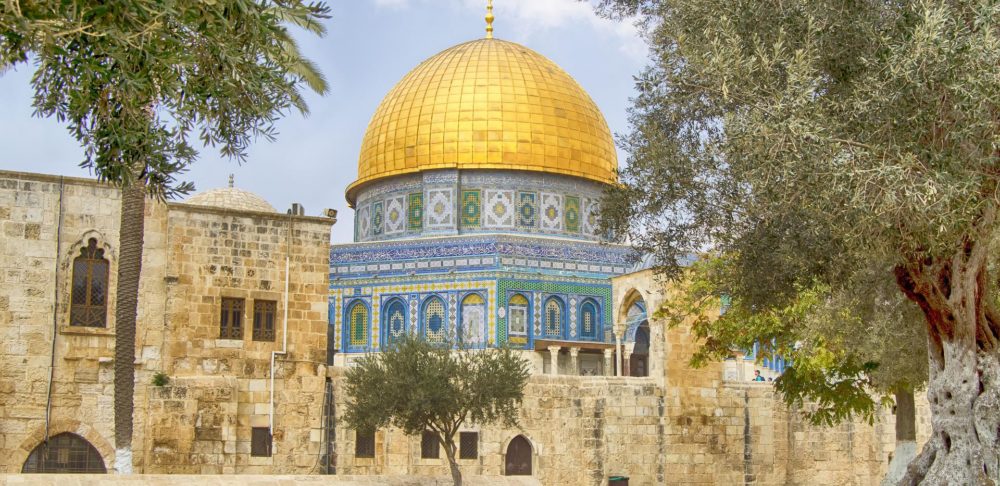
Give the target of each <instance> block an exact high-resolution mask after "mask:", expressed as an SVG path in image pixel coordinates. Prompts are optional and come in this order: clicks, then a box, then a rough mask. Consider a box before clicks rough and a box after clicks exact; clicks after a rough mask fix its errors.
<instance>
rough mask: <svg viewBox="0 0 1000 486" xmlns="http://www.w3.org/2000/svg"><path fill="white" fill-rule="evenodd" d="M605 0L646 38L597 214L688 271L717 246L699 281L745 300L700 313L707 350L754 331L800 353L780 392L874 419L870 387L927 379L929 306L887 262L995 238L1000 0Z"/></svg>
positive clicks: (778, 348)
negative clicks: (612, 173) (615, 182)
mask: <svg viewBox="0 0 1000 486" xmlns="http://www.w3.org/2000/svg"><path fill="white" fill-rule="evenodd" d="M601 8H602V9H603V10H604V12H605V13H607V14H608V15H611V16H619V17H624V16H628V15H635V16H637V18H638V21H639V23H640V25H642V26H644V27H645V30H644V35H645V37H646V40H647V41H648V42H649V44H650V47H651V54H650V55H651V58H650V65H649V66H648V67H647V68H646V69H645V70H644V72H643V73H641V74H640V75H639V76H638V77H637V80H636V87H637V89H638V96H637V97H636V98H635V99H634V101H633V106H632V108H631V111H630V121H631V125H632V128H631V132H630V133H628V134H626V135H625V136H623V137H622V138H621V142H622V146H623V148H624V149H625V150H626V151H627V152H628V156H629V159H628V162H629V163H628V166H627V167H626V168H625V169H624V170H623V171H622V173H621V182H622V184H621V185H620V186H618V187H616V188H614V189H612V190H611V191H610V193H609V195H608V198H607V203H606V204H605V206H604V209H603V214H602V224H603V225H604V226H605V229H606V230H609V231H610V232H611V234H616V235H620V236H621V237H622V238H628V239H629V240H630V241H631V242H633V243H634V244H636V245H637V246H639V247H640V248H642V249H644V250H647V251H652V252H655V253H656V254H657V256H658V260H659V261H660V262H661V263H662V264H663V268H662V269H661V270H662V271H663V272H664V273H665V274H666V275H667V276H669V277H671V278H675V279H681V278H682V277H684V268H683V266H682V265H681V263H682V262H683V261H684V259H685V258H686V257H687V256H688V255H691V254H693V253H696V254H701V253H703V252H705V251H706V250H710V251H711V252H713V253H712V254H713V255H716V256H720V258H719V260H718V261H715V262H713V263H712V264H711V265H714V268H712V269H710V270H706V269H699V270H696V273H698V272H708V273H703V275H702V276H701V277H699V276H695V277H694V278H695V280H698V279H699V278H704V281H703V282H701V285H702V288H701V289H700V291H701V293H700V294H697V295H698V296H699V297H700V298H703V299H704V298H708V297H709V296H712V297H714V298H718V296H719V295H722V294H725V295H729V296H731V297H732V300H733V303H734V304H733V307H732V308H731V309H730V314H727V316H725V317H724V318H723V319H719V320H718V321H717V322H714V323H707V322H706V323H703V324H704V325H702V327H701V329H700V331H699V333H700V335H701V336H702V337H703V338H705V339H706V349H705V351H704V352H703V354H702V355H700V356H699V359H706V358H707V357H713V358H717V357H719V356H722V355H724V354H725V353H726V352H727V351H728V350H731V349H735V348H738V347H741V346H746V344H747V343H748V342H752V341H753V340H758V341H759V342H761V343H764V344H765V345H766V346H769V347H773V349H770V350H769V352H777V353H781V354H783V355H785V356H786V357H791V358H793V359H794V360H795V363H796V365H795V368H799V367H800V365H801V367H802V369H796V370H794V371H793V372H792V373H788V374H787V375H786V377H785V378H784V379H783V380H781V381H779V384H778V389H779V390H781V391H785V392H787V395H786V396H785V397H786V399H787V400H790V401H793V402H794V401H796V400H799V399H800V398H802V397H811V398H813V399H816V400H818V401H820V402H821V407H822V406H823V405H822V403H823V402H824V400H826V403H833V400H836V398H835V396H836V395H837V394H841V395H844V396H846V397H850V398H849V399H845V401H844V403H842V404H840V405H831V406H833V407H834V408H836V409H838V410H847V411H848V412H849V413H861V414H862V415H866V414H867V412H866V411H867V410H871V409H872V407H871V406H869V405H868V404H860V403H859V402H860V401H863V399H862V398H861V397H862V395H861V394H860V391H862V390H863V389H868V388H870V389H869V390H868V391H875V392H876V393H884V392H887V391H888V390H891V389H893V388H897V387H898V388H912V387H916V386H920V385H921V384H922V383H924V382H925V380H926V376H927V375H926V371H927V369H926V362H925V360H926V351H925V348H926V336H927V331H926V324H925V323H924V322H925V319H923V318H922V316H921V315H920V314H919V313H918V312H917V309H916V307H915V306H913V305H912V304H910V303H909V302H906V301H905V300H904V299H903V297H902V296H901V294H900V292H899V291H898V288H896V281H895V277H894V275H893V271H894V269H896V268H899V267H901V266H906V265H911V266H913V265H917V266H919V265H926V266H928V267H929V266H930V265H929V264H928V263H927V262H933V261H936V260H935V259H937V258H950V257H951V256H953V255H954V254H956V253H957V252H959V251H960V250H961V249H962V248H965V245H966V244H968V242H970V241H975V240H978V238H979V236H978V235H981V234H994V235H995V233H996V227H995V224H996V223H995V220H994V219H993V218H992V216H991V215H992V214H993V212H994V211H995V209H996V207H997V206H998V204H1000V201H998V194H1000V191H998V188H1000V171H998V170H997V167H1000V152H998V151H997V149H996V147H997V146H998V145H1000V131H998V130H997V122H996V113H998V112H1000V106H998V100H1000V74H998V71H997V70H996V69H991V68H987V67H985V66H997V65H998V63H1000V6H998V4H997V3H996V2H995V1H992V0H966V1H957V2H947V1H936V0H925V1H913V2H875V1H856V2H848V3H842V2H822V1H809V0H796V1H776V0H764V1H761V0H739V1H735V2H734V1H730V0H674V1H670V2H666V1H653V0H605V1H603V2H602V3H601ZM994 266H995V265H994ZM991 268H992V267H991ZM988 287H989V293H990V301H991V302H992V301H995V300H996V285H995V282H993V281H992V280H990V281H989V284H988ZM696 290H697V289H696ZM772 342H773V343H774V344H773V345H771V344H770V343H772ZM828 353H829V354H828ZM876 363H877V364H878V366H877V367H876V366H875V364H876ZM793 380H795V383H793ZM848 388H849V389H850V390H851V392H850V393H848V392H847V389H848ZM831 397H833V398H831ZM877 401H878V399H877V398H873V399H872V404H874V403H875V402H877ZM838 407H842V408H838ZM844 416H845V415H844V414H842V413H840V412H839V411H831V413H830V414H827V415H826V416H825V417H826V418H820V421H824V422H825V421H828V420H827V418H829V419H831V420H836V419H839V418H842V417H844Z"/></svg>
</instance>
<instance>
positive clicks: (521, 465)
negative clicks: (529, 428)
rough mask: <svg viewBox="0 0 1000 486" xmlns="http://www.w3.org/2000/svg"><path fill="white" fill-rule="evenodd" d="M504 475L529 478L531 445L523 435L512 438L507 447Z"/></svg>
mask: <svg viewBox="0 0 1000 486" xmlns="http://www.w3.org/2000/svg"><path fill="white" fill-rule="evenodd" d="M504 474H505V475H507V476H531V443H530V442H528V439H526V438H524V436H523V435H519V436H517V437H514V439H513V440H511V441H510V444H508V445H507V456H506V460H505V464H504Z"/></svg>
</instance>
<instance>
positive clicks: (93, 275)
mask: <svg viewBox="0 0 1000 486" xmlns="http://www.w3.org/2000/svg"><path fill="white" fill-rule="evenodd" d="M70 300H71V303H72V305H71V306H70V310H69V325H71V326H84V327H105V326H107V322H108V260H107V259H105V258H104V250H102V249H99V248H97V240H96V239H94V238H91V239H90V241H88V242H87V246H86V247H84V248H81V249H80V255H79V256H77V257H76V258H74V259H73V289H72V291H71V293H70Z"/></svg>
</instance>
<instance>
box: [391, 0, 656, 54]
mask: <svg viewBox="0 0 1000 486" xmlns="http://www.w3.org/2000/svg"><path fill="white" fill-rule="evenodd" d="M373 1H374V2H375V5H376V6H377V7H380V8H391V9H405V8H409V7H412V6H414V4H415V3H417V2H420V3H423V4H427V5H431V4H433V5H434V6H435V7H437V8H440V7H441V5H442V4H449V5H450V6H451V7H452V8H455V7H459V8H462V9H463V10H464V11H467V12H468V11H473V12H477V11H478V12H482V14H483V15H485V13H486V1H485V0H373ZM493 12H494V14H495V15H496V18H497V20H496V23H495V25H496V32H497V37H502V38H515V39H519V40H522V41H526V40H527V39H529V38H530V37H531V36H533V35H535V34H538V33H539V32H544V31H548V30H552V29H568V28H577V29H579V28H581V27H586V28H588V29H590V30H592V31H594V32H596V33H597V34H600V35H605V36H608V37H609V38H610V39H612V40H613V42H616V43H617V44H618V49H619V50H620V51H621V52H622V53H623V54H625V55H627V56H629V57H631V58H632V59H635V60H637V61H644V60H645V59H646V52H647V50H646V44H645V42H644V41H643V40H642V39H641V38H640V37H639V30H638V29H637V28H636V27H635V25H633V24H632V23H631V22H628V21H624V22H617V21H613V20H609V19H606V18H603V17H600V16H598V15H597V13H596V12H595V11H594V5H593V4H592V3H591V2H589V1H580V0H495V1H494V2H493Z"/></svg>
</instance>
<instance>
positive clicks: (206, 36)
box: [0, 0, 329, 198]
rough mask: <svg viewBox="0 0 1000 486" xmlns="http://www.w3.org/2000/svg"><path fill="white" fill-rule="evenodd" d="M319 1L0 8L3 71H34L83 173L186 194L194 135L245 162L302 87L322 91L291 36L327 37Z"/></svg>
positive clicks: (154, 0)
mask: <svg viewBox="0 0 1000 486" xmlns="http://www.w3.org/2000/svg"><path fill="white" fill-rule="evenodd" d="M328 11H329V9H328V7H327V6H326V5H324V4H323V3H305V2H302V1H299V0H271V1H266V0H256V1H254V0H166V1H164V0H123V1H115V2H106V1H99V0H48V1H23V0H4V1H3V2H0V73H2V72H3V71H4V70H7V69H10V68H13V67H14V66H16V65H18V64H22V63H27V62H33V63H34V64H35V73H34V76H33V77H32V81H31V82H32V86H33V88H34V90H35V98H34V108H35V113H36V114H37V115H41V116H55V117H56V118H57V119H58V120H59V121H65V122H67V123H68V128H69V131H70V133H71V134H72V135H73V136H74V137H75V138H76V139H77V140H79V141H80V142H81V143H82V144H83V146H84V148H85V154H86V158H85V160H84V161H83V162H82V163H81V166H83V167H86V168H89V169H92V170H94V172H95V173H96V174H97V176H98V178H99V179H101V180H106V181H110V182H113V183H117V184H120V185H125V186H127V185H129V184H132V183H133V182H137V180H141V182H143V183H144V184H145V185H146V186H147V188H148V189H147V190H148V191H149V192H150V193H151V194H152V195H154V196H157V197H160V198H163V197H170V196H174V195H178V194H184V193H186V192H188V191H190V190H191V189H192V186H191V185H190V184H189V183H182V182H179V181H177V179H176V175H177V174H179V173H182V172H183V171H184V170H185V168H186V167H187V166H188V165H189V164H190V163H191V162H193V161H194V159H195V157H196V155H197V152H196V150H195V149H194V148H193V147H192V145H191V137H192V134H196V136H197V138H198V139H199V140H200V141H201V142H202V143H204V144H205V145H209V146H219V148H220V150H221V152H222V154H223V155H226V156H229V157H234V158H236V159H238V160H241V161H242V160H243V159H245V157H246V150H247V148H248V146H249V145H250V144H251V143H252V142H253V141H254V140H255V139H256V138H257V137H264V138H267V139H271V138H272V137H273V136H274V134H275V128H274V123H275V121H276V119H277V118H278V117H279V116H280V115H281V114H282V113H284V112H286V111H287V110H289V109H290V108H296V109H298V110H300V111H302V112H306V111H307V110H306V104H305V102H304V101H303V99H302V97H301V94H300V89H301V87H302V86H303V85H305V86H308V87H309V88H311V89H313V90H314V91H316V92H318V93H323V92H325V91H326V89H327V86H326V82H325V80H324V79H323V77H322V75H321V74H319V71H318V70H317V69H316V67H315V66H314V65H312V64H311V63H310V62H309V61H308V60H307V59H305V58H303V57H302V56H301V55H300V53H299V51H298V48H297V46H296V43H295V41H294V39H293V38H292V37H291V34H290V32H289V30H288V29H289V26H292V25H294V26H297V27H299V28H303V29H306V30H308V31H310V32H313V33H316V34H320V35H322V34H323V32H324V29H323V27H322V25H321V24H320V23H319V21H320V20H321V19H324V18H327V17H328Z"/></svg>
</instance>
